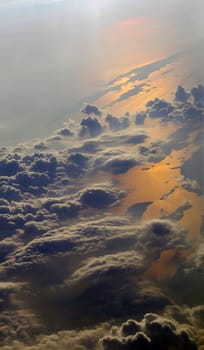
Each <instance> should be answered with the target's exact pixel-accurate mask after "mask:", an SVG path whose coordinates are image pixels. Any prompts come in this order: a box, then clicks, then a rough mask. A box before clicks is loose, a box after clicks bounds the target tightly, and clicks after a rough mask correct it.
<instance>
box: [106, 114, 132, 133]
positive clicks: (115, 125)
mask: <svg viewBox="0 0 204 350" xmlns="http://www.w3.org/2000/svg"><path fill="white" fill-rule="evenodd" d="M105 121H106V122H107V123H108V126H109V129H110V130H112V131H119V130H123V129H127V128H128V127H129V126H130V120H129V117H128V116H125V117H122V118H117V117H114V116H113V115H112V114H110V113H108V114H107V116H106V118H105Z"/></svg>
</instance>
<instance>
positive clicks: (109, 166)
mask: <svg viewBox="0 0 204 350" xmlns="http://www.w3.org/2000/svg"><path fill="white" fill-rule="evenodd" d="M138 164H139V162H138V161H137V160H136V159H135V158H133V157H132V158H130V157H127V158H125V157H123V158H122V157H113V158H110V159H108V160H107V161H106V162H105V163H104V165H103V167H102V170H104V171H108V172H111V173H113V174H124V173H126V172H127V171H128V170H129V169H131V168H133V167H134V166H136V165H138Z"/></svg>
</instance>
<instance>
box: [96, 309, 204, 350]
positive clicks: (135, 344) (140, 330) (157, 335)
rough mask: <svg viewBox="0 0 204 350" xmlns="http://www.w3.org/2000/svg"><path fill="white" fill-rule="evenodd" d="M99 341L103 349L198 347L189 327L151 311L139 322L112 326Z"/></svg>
mask: <svg viewBox="0 0 204 350" xmlns="http://www.w3.org/2000/svg"><path fill="white" fill-rule="evenodd" d="M101 343H102V348H103V349H104V350H131V349H136V350H137V349H138V350H139V349H143V350H146V349H148V350H156V349H161V350H166V349H169V350H170V349H171V350H173V349H175V350H176V349H181V350H184V349H185V350H186V349H189V350H196V349H198V346H197V344H196V340H195V339H194V337H193V334H192V332H191V330H190V327H189V328H188V327H187V326H185V325H182V324H181V325H180V324H178V323H177V322H176V321H175V320H173V319H167V318H164V317H161V316H159V315H156V314H151V313H148V314H146V315H145V316H144V318H143V319H142V321H140V322H138V321H135V320H128V321H127V322H125V323H123V324H122V325H121V327H120V328H118V327H114V328H113V329H112V335H110V336H106V337H104V338H103V339H101Z"/></svg>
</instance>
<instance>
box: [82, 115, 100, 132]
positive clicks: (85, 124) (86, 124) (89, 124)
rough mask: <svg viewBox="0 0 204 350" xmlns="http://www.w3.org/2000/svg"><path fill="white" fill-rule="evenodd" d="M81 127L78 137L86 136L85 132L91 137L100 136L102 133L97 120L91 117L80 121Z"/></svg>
mask: <svg viewBox="0 0 204 350" xmlns="http://www.w3.org/2000/svg"><path fill="white" fill-rule="evenodd" d="M80 125H81V126H82V128H81V130H80V136H82V137H83V136H86V135H87V132H88V134H90V136H91V137H95V136H98V135H100V134H101V133H102V132H103V127H102V126H101V124H100V123H99V121H98V119H96V118H93V117H88V118H84V119H82V121H81V124H80Z"/></svg>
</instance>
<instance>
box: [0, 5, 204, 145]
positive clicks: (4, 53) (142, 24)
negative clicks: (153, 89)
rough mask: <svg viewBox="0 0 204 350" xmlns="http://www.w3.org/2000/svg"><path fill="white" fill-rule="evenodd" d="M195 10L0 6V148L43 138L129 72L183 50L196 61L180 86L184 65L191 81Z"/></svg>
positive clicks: (197, 24)
mask: <svg viewBox="0 0 204 350" xmlns="http://www.w3.org/2000/svg"><path fill="white" fill-rule="evenodd" d="M202 10H203V2H202V1H199V0H196V1H193V2H192V1H179V2H178V1H172V2H171V4H168V5H167V4H166V2H165V3H164V2H163V1H159V0H153V1H151V2H150V1H147V0H146V1H132V0H128V1H126V2H125V1H113V0H111V1H101V0H96V1H95V0H94V1H93V0H88V1H86V2H85V1H82V0H81V1H74V2H73V1H69V0H66V1H59V0H58V1H41V0H36V1H31V0H29V1H22V0H20V1H12V0H10V1H1V4H0V18H1V24H0V27H1V43H0V50H1V58H0V67H1V82H0V96H1V97H0V106H1V109H0V120H1V128H0V133H1V139H2V142H4V143H6V144H10V143H13V144H15V143H16V142H21V141H24V140H29V139H31V138H32V139H34V138H37V137H39V136H44V135H48V133H49V132H50V131H53V130H54V128H55V127H60V123H62V122H63V121H64V120H66V118H68V117H74V118H77V115H78V111H79V110H80V108H81V106H82V103H83V102H84V101H87V102H89V101H90V100H91V98H90V97H91V96H92V94H93V93H94V92H95V91H97V90H98V89H101V88H102V87H103V85H104V84H106V82H107V81H109V80H111V79H112V78H114V77H115V76H117V75H118V74H119V73H121V72H125V71H128V70H129V68H130V67H137V66H141V65H143V64H145V63H148V62H153V61H157V60H160V59H162V58H165V57H167V56H170V55H173V54H175V53H177V52H180V51H186V50H187V51H188V52H189V51H190V52H192V53H194V55H195V52H196V58H195V57H193V59H190V57H188V59H187V61H186V62H185V69H184V71H183V72H182V79H183V80H185V78H186V77H187V74H189V72H188V66H189V67H190V69H191V71H193V75H196V74H197V75H198V73H197V72H200V71H201V67H202V58H203V50H202V49H201V47H203V45H202V41H203V38H202V33H203V21H202V15H201V14H202ZM189 56H190V55H189ZM195 59H196V60H197V61H196V68H195V65H194V62H195ZM188 60H189V61H188ZM182 67H183V64H182ZM177 70H179V68H177ZM199 74H200V73H199ZM187 87H189V86H187Z"/></svg>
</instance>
